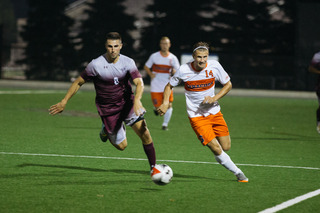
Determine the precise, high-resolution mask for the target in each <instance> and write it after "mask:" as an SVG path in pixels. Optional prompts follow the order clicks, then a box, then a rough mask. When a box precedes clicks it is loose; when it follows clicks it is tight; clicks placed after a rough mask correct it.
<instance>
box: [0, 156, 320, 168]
mask: <svg viewBox="0 0 320 213" xmlns="http://www.w3.org/2000/svg"><path fill="white" fill-rule="evenodd" d="M0 154H2V155H25V156H44V157H66V158H93V159H112V160H133V161H146V160H147V159H144V158H123V157H106V156H87V155H60V154H39V153H16V152H0ZM157 161H159V162H172V163H190V164H218V163H217V162H203V161H183V160H158V159H157ZM236 164H237V165H239V166H253V167H273V168H287V169H308V170H320V168H314V167H301V166H280V165H261V164H239V163H236Z"/></svg>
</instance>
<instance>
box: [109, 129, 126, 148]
mask: <svg viewBox="0 0 320 213" xmlns="http://www.w3.org/2000/svg"><path fill="white" fill-rule="evenodd" d="M108 139H109V141H110V143H111V144H112V145H113V146H114V147H115V148H117V149H118V150H120V151H123V150H125V148H126V147H127V145H128V143H127V137H126V128H125V126H124V124H122V126H121V127H120V129H119V130H118V131H117V132H115V133H111V134H108Z"/></svg>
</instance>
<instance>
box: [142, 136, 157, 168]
mask: <svg viewBox="0 0 320 213" xmlns="http://www.w3.org/2000/svg"><path fill="white" fill-rule="evenodd" d="M143 149H144V152H145V153H146V155H147V157H148V160H149V164H150V167H151V168H152V167H153V166H155V165H156V151H155V150H154V146H153V142H152V143H150V144H148V145H143Z"/></svg>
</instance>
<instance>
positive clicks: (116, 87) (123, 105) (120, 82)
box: [49, 32, 156, 168]
mask: <svg viewBox="0 0 320 213" xmlns="http://www.w3.org/2000/svg"><path fill="white" fill-rule="evenodd" d="M105 46H106V49H107V52H106V54H103V55H101V56H99V57H98V58H96V59H93V60H92V61H91V62H90V63H89V64H88V66H87V67H86V69H85V70H84V71H83V72H82V73H81V75H80V76H79V77H78V78H77V79H76V80H75V81H74V82H73V83H72V85H71V87H70V88H69V90H68V92H67V94H66V95H65V97H64V98H63V99H62V100H61V102H59V103H57V104H55V105H52V106H51V107H50V109H49V111H50V114H51V115H56V114H58V113H61V112H62V111H63V110H64V108H65V107H66V105H67V102H68V101H69V99H70V98H71V97H72V96H73V95H75V94H76V93H77V91H78V90H79V89H80V87H81V86H82V85H83V84H84V83H86V82H87V81H93V83H94V87H95V90H96V106H97V109H98V112H99V115H100V117H101V120H102V129H101V132H100V138H101V140H102V141H103V142H106V141H107V140H108V139H109V141H110V143H111V144H112V145H113V146H114V147H116V148H117V149H119V150H124V149H125V148H126V147H127V138H126V129H125V126H124V123H125V124H126V125H128V126H131V127H132V129H133V130H134V131H135V133H136V134H137V135H138V136H139V137H140V139H141V141H142V144H143V148H144V151H145V153H146V155H147V157H148V160H149V164H150V167H151V168H153V167H154V165H155V164H156V155H155V149H154V146H153V141H152V138H151V135H150V132H149V130H148V128H147V124H146V122H145V120H144V117H143V115H144V113H145V109H144V107H143V106H142V103H141V101H140V100H141V97H142V94H143V89H144V84H143V80H142V78H141V75H140V73H139V71H138V69H137V67H136V65H135V62H134V61H133V60H132V59H131V58H129V57H127V56H125V55H122V54H120V50H121V48H122V40H121V36H120V34H119V33H117V32H111V33H108V34H107V39H106V43H105ZM130 79H132V81H133V83H134V84H135V85H136V90H135V95H134V94H133V92H132V88H131V84H130Z"/></svg>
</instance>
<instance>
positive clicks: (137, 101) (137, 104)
mask: <svg viewBox="0 0 320 213" xmlns="http://www.w3.org/2000/svg"><path fill="white" fill-rule="evenodd" d="M133 83H134V84H135V85H136V91H135V96H134V103H133V110H134V113H136V115H142V114H143V112H144V111H145V108H144V107H143V106H142V103H141V98H142V94H143V90H144V83H143V80H142V78H135V79H134V80H133Z"/></svg>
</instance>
